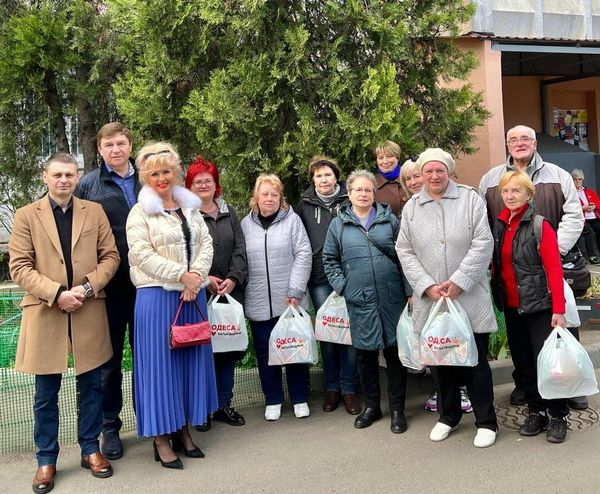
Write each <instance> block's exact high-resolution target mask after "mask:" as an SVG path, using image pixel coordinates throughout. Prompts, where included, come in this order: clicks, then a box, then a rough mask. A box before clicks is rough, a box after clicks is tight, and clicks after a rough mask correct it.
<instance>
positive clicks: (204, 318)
mask: <svg viewBox="0 0 600 494" xmlns="http://www.w3.org/2000/svg"><path fill="white" fill-rule="evenodd" d="M193 302H194V305H195V306H196V310H197V311H198V313H199V314H200V317H201V318H202V319H203V320H204V321H207V320H208V318H207V317H205V315H204V314H202V310H201V309H200V306H199V305H198V302H196V301H195V300H194V301H193ZM183 303H184V301H183V300H180V301H179V305H178V306H177V312H175V318H174V319H173V324H172V325H175V324H177V319H179V313H180V312H181V308H182V307H183Z"/></svg>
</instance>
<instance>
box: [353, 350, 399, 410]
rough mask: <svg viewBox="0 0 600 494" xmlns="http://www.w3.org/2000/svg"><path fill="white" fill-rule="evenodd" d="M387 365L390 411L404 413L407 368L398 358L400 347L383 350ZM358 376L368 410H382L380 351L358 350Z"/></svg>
mask: <svg viewBox="0 0 600 494" xmlns="http://www.w3.org/2000/svg"><path fill="white" fill-rule="evenodd" d="M383 356H384V357H385V361H386V364H387V369H386V373H387V381H388V400H389V407H390V411H392V410H395V411H400V412H403V411H404V403H405V402H406V378H407V372H406V367H404V366H403V365H402V362H400V358H399V357H398V347H397V346H391V347H389V348H385V349H384V350H383ZM357 362H358V374H359V376H360V383H361V386H362V390H363V395H364V398H365V404H366V406H367V407H368V408H376V409H377V408H381V390H380V387H379V350H358V349H357Z"/></svg>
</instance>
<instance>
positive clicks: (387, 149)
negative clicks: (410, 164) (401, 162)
mask: <svg viewBox="0 0 600 494" xmlns="http://www.w3.org/2000/svg"><path fill="white" fill-rule="evenodd" d="M378 153H389V154H393V155H394V156H395V157H396V158H398V159H400V153H401V151H400V146H399V145H398V144H396V143H395V142H394V141H385V142H384V143H382V144H378V145H377V146H376V147H375V151H374V154H375V157H377V154H378Z"/></svg>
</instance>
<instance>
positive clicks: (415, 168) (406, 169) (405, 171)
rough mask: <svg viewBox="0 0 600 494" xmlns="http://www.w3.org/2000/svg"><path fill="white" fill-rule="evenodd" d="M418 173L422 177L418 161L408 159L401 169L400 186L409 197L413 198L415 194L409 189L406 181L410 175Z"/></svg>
mask: <svg viewBox="0 0 600 494" xmlns="http://www.w3.org/2000/svg"><path fill="white" fill-rule="evenodd" d="M415 172H417V173H418V174H419V175H421V168H420V167H419V165H417V162H416V161H413V160H411V159H410V158H409V159H407V160H406V161H405V162H404V163H402V166H401V167H400V185H401V186H402V190H403V191H404V192H405V193H406V196H407V197H412V195H413V193H412V192H411V191H410V190H409V189H408V187H407V185H406V179H407V178H408V176H409V175H412V174H413V173H415Z"/></svg>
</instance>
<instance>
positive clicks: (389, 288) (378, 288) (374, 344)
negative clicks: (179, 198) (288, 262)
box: [323, 170, 412, 434]
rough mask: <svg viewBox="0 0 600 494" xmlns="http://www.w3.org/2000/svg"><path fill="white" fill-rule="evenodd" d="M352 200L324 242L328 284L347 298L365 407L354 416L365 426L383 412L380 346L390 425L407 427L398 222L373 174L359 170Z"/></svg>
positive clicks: (406, 289)
mask: <svg viewBox="0 0 600 494" xmlns="http://www.w3.org/2000/svg"><path fill="white" fill-rule="evenodd" d="M347 186H348V194H349V201H350V203H349V204H344V205H343V206H342V207H341V208H340V211H339V214H338V215H337V216H336V217H335V218H334V219H333V221H332V222H331V225H330V226H329V230H328V231H327V237H326V239H325V246H324V247H323V264H324V266H325V274H326V275H327V279H328V280H329V284H330V285H331V286H332V287H333V289H334V290H335V291H336V293H337V294H338V295H342V296H343V297H344V298H345V299H346V305H347V307H348V314H349V316H350V321H351V322H350V332H351V335H352V345H353V346H354V347H355V348H356V349H357V357H358V372H359V375H360V381H361V384H362V387H363V394H364V397H365V402H366V407H365V409H364V410H363V411H362V413H361V414H360V415H358V416H357V417H356V420H355V421H354V427H356V428H357V429H363V428H365V427H369V426H370V425H371V424H372V423H373V422H375V421H376V420H379V419H381V418H382V416H383V414H382V411H381V404H380V401H381V397H380V388H379V365H378V355H379V350H380V349H382V350H383V354H384V356H385V359H386V362H387V369H386V370H387V374H388V398H389V409H390V415H391V423H390V429H391V431H392V432H393V433H396V434H400V433H402V432H404V431H406V428H407V423H406V417H405V416H404V402H405V399H406V368H405V367H404V366H403V365H402V363H401V362H400V359H399V358H398V347H397V343H396V325H397V324H398V319H399V318H400V313H401V311H402V309H403V308H404V306H405V305H406V301H407V297H409V296H410V295H411V294H412V291H411V289H410V286H409V285H408V284H407V283H406V282H405V279H404V276H403V274H402V269H401V268H400V263H399V262H398V258H397V257H396V252H395V250H394V242H395V240H396V237H397V236H398V231H399V229H400V225H399V222H398V218H397V217H396V216H395V215H394V214H393V212H392V209H391V208H390V206H388V205H387V204H378V203H375V189H376V187H377V182H376V179H375V176H374V175H373V174H372V173H370V172H368V171H366V170H358V171H354V172H352V173H351V174H350V176H349V177H348V181H347Z"/></svg>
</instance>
